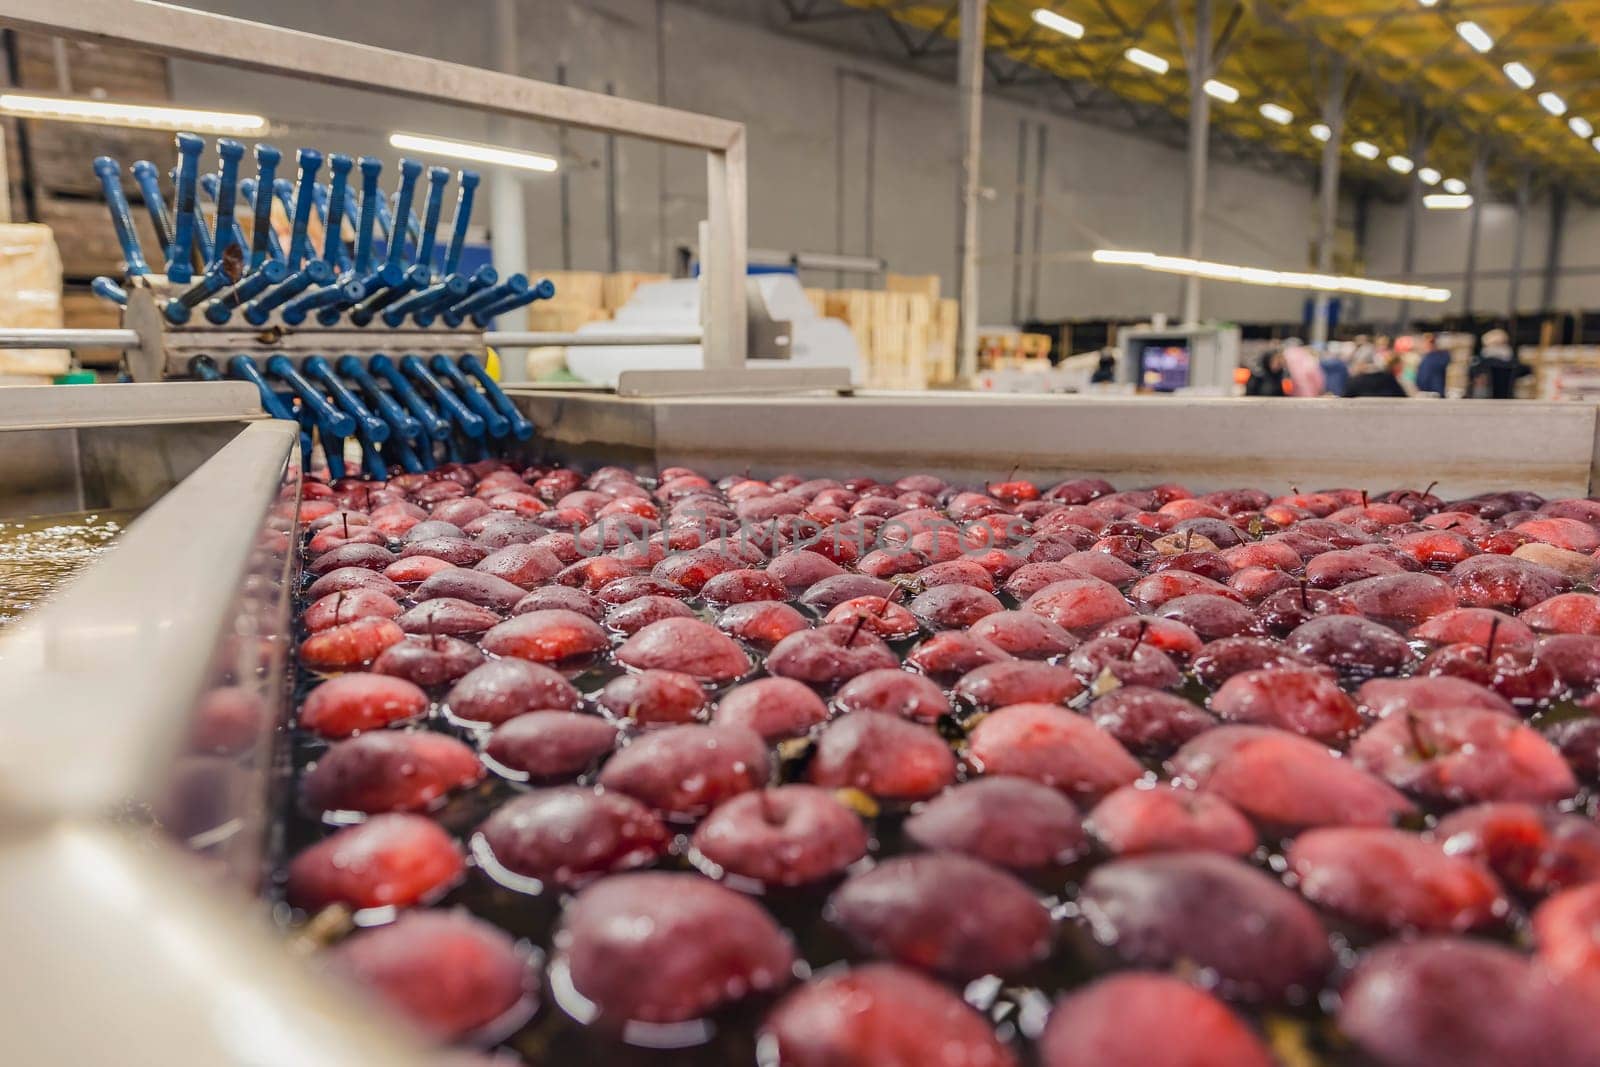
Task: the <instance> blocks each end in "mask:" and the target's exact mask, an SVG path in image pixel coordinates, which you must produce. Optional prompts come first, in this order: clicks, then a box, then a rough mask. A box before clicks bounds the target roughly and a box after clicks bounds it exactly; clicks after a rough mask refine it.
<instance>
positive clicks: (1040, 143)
mask: <svg viewBox="0 0 1600 1067" xmlns="http://www.w3.org/2000/svg"><path fill="white" fill-rule="evenodd" d="M1048 131H1049V127H1048V126H1046V125H1045V124H1044V123H1042V122H1041V123H1039V128H1038V131H1037V132H1038V134H1039V136H1038V138H1037V139H1036V140H1035V141H1034V147H1033V234H1032V241H1033V255H1032V257H1031V258H1032V261H1033V264H1032V266H1031V267H1030V268H1029V271H1028V318H1029V319H1031V320H1032V321H1034V322H1038V321H1039V275H1040V273H1041V271H1042V270H1043V268H1044V167H1045V146H1046V143H1047V136H1046V135H1047V133H1048Z"/></svg>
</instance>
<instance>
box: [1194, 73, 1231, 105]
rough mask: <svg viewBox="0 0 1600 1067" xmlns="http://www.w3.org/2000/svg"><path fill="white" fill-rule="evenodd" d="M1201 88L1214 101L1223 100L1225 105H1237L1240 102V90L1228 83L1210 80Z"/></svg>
mask: <svg viewBox="0 0 1600 1067" xmlns="http://www.w3.org/2000/svg"><path fill="white" fill-rule="evenodd" d="M1201 88H1202V89H1204V90H1205V91H1206V95H1207V96H1209V97H1211V98H1212V99H1213V100H1221V101H1222V102H1223V103H1224V104H1237V103H1238V102H1239V90H1237V89H1235V88H1234V87H1233V86H1231V85H1229V84H1228V83H1227V82H1219V81H1217V79H1215V78H1208V79H1206V83H1205V84H1204V85H1203V86H1201Z"/></svg>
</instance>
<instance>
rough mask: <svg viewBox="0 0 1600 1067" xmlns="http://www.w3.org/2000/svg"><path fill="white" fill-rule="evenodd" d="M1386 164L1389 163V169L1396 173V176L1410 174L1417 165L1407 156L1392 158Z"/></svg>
mask: <svg viewBox="0 0 1600 1067" xmlns="http://www.w3.org/2000/svg"><path fill="white" fill-rule="evenodd" d="M1384 162H1386V163H1388V164H1389V169H1390V170H1392V171H1394V172H1395V173H1396V174H1410V173H1411V170H1412V168H1413V167H1415V166H1416V164H1415V163H1413V162H1411V160H1409V159H1407V158H1406V157H1405V156H1390V157H1389V158H1388V159H1387V160H1385V161H1384Z"/></svg>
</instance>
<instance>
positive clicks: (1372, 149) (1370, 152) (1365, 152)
mask: <svg viewBox="0 0 1600 1067" xmlns="http://www.w3.org/2000/svg"><path fill="white" fill-rule="evenodd" d="M1350 151H1352V152H1354V153H1355V154H1356V155H1358V156H1360V157H1361V158H1362V159H1377V158H1378V157H1379V156H1380V155H1382V154H1383V153H1382V152H1380V151H1379V150H1378V146H1377V145H1375V144H1373V143H1372V142H1371V141H1357V142H1356V143H1355V144H1353V145H1351V146H1350Z"/></svg>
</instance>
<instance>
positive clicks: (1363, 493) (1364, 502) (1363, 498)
mask: <svg viewBox="0 0 1600 1067" xmlns="http://www.w3.org/2000/svg"><path fill="white" fill-rule="evenodd" d="M1361 506H1362V507H1364V508H1366V507H1371V506H1372V505H1371V502H1370V501H1368V500H1367V491H1366V490H1365V489H1363V490H1361Z"/></svg>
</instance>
